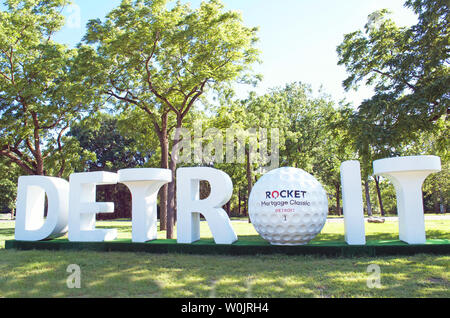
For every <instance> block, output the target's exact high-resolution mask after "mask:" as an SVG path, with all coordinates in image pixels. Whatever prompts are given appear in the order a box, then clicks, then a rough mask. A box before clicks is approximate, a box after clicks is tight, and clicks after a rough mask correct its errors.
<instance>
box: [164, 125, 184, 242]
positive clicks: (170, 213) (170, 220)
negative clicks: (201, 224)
mask: <svg viewBox="0 0 450 318" xmlns="http://www.w3.org/2000/svg"><path fill="white" fill-rule="evenodd" d="M182 120H183V118H182V117H178V118H177V126H176V130H175V135H174V139H173V147H172V152H171V155H170V161H169V169H170V170H171V171H172V182H170V183H169V185H168V191H167V232H166V237H167V238H168V239H171V238H173V227H174V226H175V223H176V206H175V195H176V180H175V179H176V170H177V162H178V150H179V146H180V144H179V142H180V137H181V131H180V128H181V126H182Z"/></svg>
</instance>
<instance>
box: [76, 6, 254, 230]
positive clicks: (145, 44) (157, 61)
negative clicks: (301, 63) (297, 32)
mask: <svg viewBox="0 0 450 318" xmlns="http://www.w3.org/2000/svg"><path fill="white" fill-rule="evenodd" d="M166 5H167V0H154V1H151V0H136V1H130V0H123V1H122V3H121V5H120V6H119V7H118V8H116V9H114V10H113V11H112V12H110V13H109V14H108V15H107V17H106V19H105V21H104V22H102V21H100V20H99V19H97V20H92V21H90V22H89V23H88V31H87V34H86V36H85V38H84V39H85V41H86V42H87V43H89V44H93V45H98V49H97V53H98V55H99V57H100V59H101V64H102V69H103V72H102V76H103V78H102V82H101V83H100V84H101V85H102V91H103V92H104V93H105V94H107V95H109V96H111V97H113V98H114V99H115V101H116V102H117V103H118V104H120V105H121V106H132V107H135V108H140V109H142V110H143V111H144V112H145V113H146V114H147V116H148V119H149V123H150V125H152V126H153V128H154V130H155V133H156V135H157V136H158V139H159V141H160V146H161V168H170V169H171V170H172V175H173V179H175V169H176V165H177V159H178V158H177V157H176V156H170V153H171V151H170V150H169V133H170V130H171V129H172V128H181V127H182V125H183V122H184V120H185V118H186V116H187V114H188V113H189V112H190V111H191V109H193V107H194V104H195V103H196V102H197V101H198V99H199V98H200V96H202V95H203V94H204V93H205V92H206V91H207V90H208V89H211V90H221V89H222V88H223V86H224V84H226V83H230V82H231V81H234V80H236V79H238V78H244V79H245V75H246V72H247V71H248V69H249V66H250V65H251V64H252V63H253V62H255V61H256V60H257V50H256V49H255V48H254V44H255V42H256V40H257V39H256V36H255V33H256V29H254V28H247V27H245V26H244V25H243V24H242V18H241V17H240V15H239V14H238V13H236V12H224V11H223V5H222V4H221V3H220V2H219V1H218V0H211V1H209V2H202V4H201V5H200V8H198V9H197V10H192V9H191V8H190V7H189V6H188V5H182V4H181V3H180V2H177V3H176V4H175V5H174V6H173V8H171V9H167V8H166ZM178 132H179V129H177V130H176V133H175V137H174V141H173V144H174V146H175V148H176V147H177V144H178V142H179V138H180V135H179V133H178ZM175 150H176V149H175ZM175 153H176V151H175ZM161 201H162V202H165V201H167V202H168V207H167V237H168V238H172V236H173V225H174V222H175V210H174V209H175V180H173V182H171V183H170V184H169V185H168V190H167V200H166V194H165V191H163V195H162V197H161ZM163 213H164V206H163V211H162V214H163Z"/></svg>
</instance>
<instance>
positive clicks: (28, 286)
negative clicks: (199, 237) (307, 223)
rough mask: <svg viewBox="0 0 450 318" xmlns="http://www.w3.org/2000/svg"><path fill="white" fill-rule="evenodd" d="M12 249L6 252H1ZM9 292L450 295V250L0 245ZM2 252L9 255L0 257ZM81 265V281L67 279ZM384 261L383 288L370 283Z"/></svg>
mask: <svg viewBox="0 0 450 318" xmlns="http://www.w3.org/2000/svg"><path fill="white" fill-rule="evenodd" d="M3 253H5V254H8V255H1V254H3ZM0 256H3V257H0V296H4V297H240V298H243V297H354V296H361V297H448V296H450V294H449V289H448V287H449V283H448V281H447V280H446V278H445V277H444V276H443V274H442V273H445V271H446V268H447V269H448V257H445V256H444V257H436V256H429V255H416V256H407V257H380V258H357V259H354V258H333V259H329V258H326V257H312V256H295V257H292V256H281V255H268V256H252V257H236V256H234V257H231V256H205V255H202V256H199V255H179V254H170V255H166V254H154V255H148V254H141V253H96V252H43V251H40V252H37V251H27V252H20V253H19V252H14V251H2V252H1V253H0ZM5 256H7V257H8V259H9V260H8V262H5V261H3V262H2V261H1V259H2V258H4V257H5ZM69 264H77V265H79V266H80V269H81V288H80V289H76V288H75V289H70V288H68V287H67V284H66V281H67V278H68V277H69V275H70V273H68V272H67V266H68V265H69ZM370 264H379V266H380V269H381V288H380V289H377V288H375V289H371V288H368V287H367V280H368V278H369V275H370V273H368V272H367V268H368V266H369V265H370Z"/></svg>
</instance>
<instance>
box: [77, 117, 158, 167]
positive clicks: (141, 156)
mask: <svg viewBox="0 0 450 318" xmlns="http://www.w3.org/2000/svg"><path fill="white" fill-rule="evenodd" d="M119 122H120V120H119V119H118V116H114V115H109V114H107V113H101V112H97V113H95V114H94V115H93V116H91V117H89V118H86V119H84V120H83V121H80V122H78V123H75V124H73V125H72V127H71V129H70V132H69V136H72V137H74V138H76V140H78V143H79V144H80V147H82V149H83V150H84V151H87V152H89V153H92V154H93V156H91V157H90V158H86V161H85V162H84V163H83V166H84V169H85V170H87V171H97V170H101V171H113V172H115V171H117V170H119V169H126V168H136V167H143V166H144V165H145V164H146V162H147V161H148V160H149V158H150V157H151V156H152V155H153V154H154V153H155V151H154V150H153V149H154V148H153V149H152V148H147V149H146V150H145V151H144V152H140V151H139V150H138V149H137V146H136V141H135V140H134V138H133V134H130V133H128V134H126V133H122V132H121V131H120V130H119ZM128 127H129V126H128Z"/></svg>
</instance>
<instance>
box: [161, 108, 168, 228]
mask: <svg viewBox="0 0 450 318" xmlns="http://www.w3.org/2000/svg"><path fill="white" fill-rule="evenodd" d="M158 137H159V143H160V146H161V168H162V169H169V138H168V135H167V116H164V115H163V116H162V124H161V131H158ZM167 195H168V185H167V184H165V185H164V186H163V187H162V188H161V190H160V192H159V229H160V230H161V231H165V230H167Z"/></svg>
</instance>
